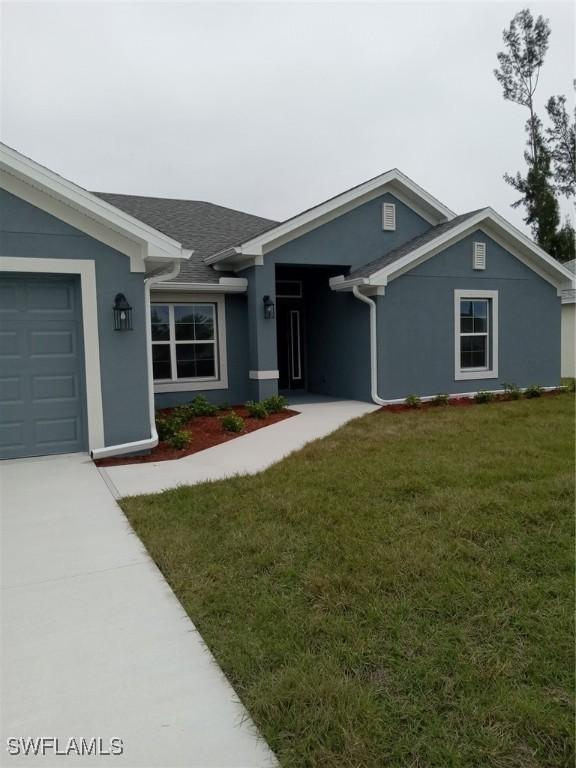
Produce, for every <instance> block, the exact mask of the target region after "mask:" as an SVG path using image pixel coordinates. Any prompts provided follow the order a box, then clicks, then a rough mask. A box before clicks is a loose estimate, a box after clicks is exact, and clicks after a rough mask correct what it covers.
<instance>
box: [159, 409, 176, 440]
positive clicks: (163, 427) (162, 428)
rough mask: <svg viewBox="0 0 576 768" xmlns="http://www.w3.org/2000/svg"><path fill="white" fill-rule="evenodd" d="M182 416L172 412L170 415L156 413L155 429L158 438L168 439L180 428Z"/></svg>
mask: <svg viewBox="0 0 576 768" xmlns="http://www.w3.org/2000/svg"><path fill="white" fill-rule="evenodd" d="M182 424H183V422H182V417H181V416H179V415H178V414H176V415H174V413H172V414H171V415H170V416H165V415H163V414H160V413H157V414H156V431H157V432H158V438H159V439H160V440H169V439H170V437H171V436H172V435H173V434H174V433H175V432H178V431H179V430H180V429H181V428H182Z"/></svg>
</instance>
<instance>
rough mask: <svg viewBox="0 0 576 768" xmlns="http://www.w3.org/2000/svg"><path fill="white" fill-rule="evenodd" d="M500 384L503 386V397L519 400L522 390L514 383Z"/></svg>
mask: <svg viewBox="0 0 576 768" xmlns="http://www.w3.org/2000/svg"><path fill="white" fill-rule="evenodd" d="M502 386H503V387H504V397H505V398H506V400H519V399H520V397H521V396H522V392H521V391H520V388H519V387H517V386H516V384H506V383H504V384H503V385H502Z"/></svg>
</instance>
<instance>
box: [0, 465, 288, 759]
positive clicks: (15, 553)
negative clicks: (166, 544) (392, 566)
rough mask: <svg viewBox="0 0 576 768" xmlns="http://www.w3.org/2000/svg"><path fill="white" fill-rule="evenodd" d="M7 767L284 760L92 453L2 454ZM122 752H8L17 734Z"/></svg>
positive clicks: (0, 489)
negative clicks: (259, 730) (98, 742)
mask: <svg viewBox="0 0 576 768" xmlns="http://www.w3.org/2000/svg"><path fill="white" fill-rule="evenodd" d="M0 504H1V511H2V540H1V548H2V551H1V554H2V593H1V595H2V604H1V608H2V620H1V640H2V643H1V645H2V691H1V699H2V700H1V726H2V727H1V742H0V749H1V753H0V754H2V757H1V759H0V764H1V765H2V766H11V765H14V766H38V765H43V766H45V765H51V766H52V765H56V766H60V765H62V766H74V767H75V766H79V765H81V766H83V765H106V766H116V765H122V766H131V767H134V768H136V767H137V766H141V767H142V768H144V767H146V768H172V767H176V766H185V767H186V768H211V767H213V768H216V766H217V767H218V768H256V767H257V766H258V768H260V767H261V766H271V765H276V761H275V759H274V757H273V755H272V753H271V752H270V750H269V749H268V747H267V746H266V745H265V744H264V743H263V742H262V741H261V740H259V739H258V738H257V735H256V732H255V729H254V727H253V725H252V723H251V721H250V719H249V718H248V717H247V714H246V712H245V710H244V709H243V708H242V706H241V705H240V704H239V703H238V702H237V700H236V696H235V693H234V691H233V690H232V688H231V687H230V685H229V684H228V682H227V680H226V679H225V678H224V676H223V674H222V673H221V671H220V670H219V668H218V667H217V666H216V664H215V663H214V661H213V659H212V657H211V655H210V654H209V653H208V651H207V650H206V648H205V647H204V645H203V643H202V640H201V638H200V635H199V634H198V632H197V631H196V629H195V628H194V626H193V624H192V623H191V622H190V620H189V619H188V617H187V616H186V615H185V613H184V611H183V609H182V607H181V606H180V604H179V603H178V601H177V600H176V598H175V596H174V594H173V593H172V591H171V590H170V588H169V586H168V584H167V583H166V582H165V580H164V578H163V577H162V575H161V574H160V572H159V571H158V569H157V568H156V566H155V565H154V564H153V562H152V561H151V560H150V558H149V557H148V555H147V554H146V552H145V551H144V548H143V546H142V544H141V543H140V541H139V540H138V539H137V537H136V536H135V535H134V534H133V533H132V531H131V529H130V527H129V525H128V523H127V521H126V518H125V517H124V515H123V514H122V512H121V510H120V509H119V508H118V506H117V505H116V503H115V502H114V499H113V498H112V496H111V494H110V492H109V490H108V488H107V487H106V485H105V483H104V482H103V479H102V477H101V476H100V474H99V473H98V470H97V469H96V467H95V466H94V464H92V462H91V461H90V460H89V459H88V457H87V456H84V455H79V454H75V455H69V456H57V457H46V458H40V459H25V460H19V461H6V462H0ZM42 736H45V737H54V738H56V737H57V738H58V739H59V744H58V746H59V749H60V750H61V751H62V750H65V749H66V748H67V746H68V744H69V739H71V738H75V739H77V740H78V743H79V742H80V739H81V738H85V739H86V740H87V741H88V742H89V741H90V739H92V738H95V739H99V738H100V739H102V744H103V746H104V747H106V748H107V747H108V746H109V743H110V739H111V738H118V739H121V740H122V743H123V754H122V755H121V756H102V757H94V756H93V755H92V756H89V757H83V758H78V757H74V756H61V757H55V756H54V750H53V748H52V749H49V751H48V752H47V754H46V757H40V756H37V757H34V756H29V757H23V756H22V755H19V756H12V757H11V756H10V755H9V754H8V751H7V741H6V740H7V739H8V738H11V737H12V738H15V739H17V738H20V737H42Z"/></svg>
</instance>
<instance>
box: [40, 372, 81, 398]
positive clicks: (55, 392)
mask: <svg viewBox="0 0 576 768" xmlns="http://www.w3.org/2000/svg"><path fill="white" fill-rule="evenodd" d="M32 397H33V398H34V400H35V401H36V402H37V401H39V400H50V401H52V402H55V401H57V402H63V401H69V400H77V399H78V377H77V376H73V375H69V376H33V377H32Z"/></svg>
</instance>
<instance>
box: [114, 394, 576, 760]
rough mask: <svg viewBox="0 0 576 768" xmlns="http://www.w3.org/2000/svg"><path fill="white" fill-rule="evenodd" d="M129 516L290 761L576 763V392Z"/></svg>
mask: <svg viewBox="0 0 576 768" xmlns="http://www.w3.org/2000/svg"><path fill="white" fill-rule="evenodd" d="M122 506H123V509H124V510H125V512H126V514H127V515H128V517H129V519H130V521H131V523H132V525H133V526H134V528H135V529H136V531H137V533H138V535H139V536H140V537H141V539H142V540H143V542H144V543H145V544H146V546H147V548H148V550H149V552H150V553H151V555H152V557H153V558H154V559H155V561H156V562H157V563H158V565H159V567H160V568H161V569H162V571H163V573H164V574H165V576H166V578H167V579H168V581H169V582H170V584H171V585H172V588H173V589H174V591H175V593H176V594H177V595H178V597H179V599H180V600H181V602H182V605H183V606H184V607H185V609H186V611H187V612H188V613H189V615H190V616H191V618H192V620H193V621H194V623H195V624H196V626H197V627H198V629H199V631H200V632H201V633H202V636H203V637H204V639H205V641H206V643H207V644H208V646H209V647H210V649H211V650H212V652H213V653H214V655H215V657H216V659H217V660H218V662H219V664H220V665H221V667H222V668H223V670H224V672H225V673H226V675H227V676H228V678H229V679H230V681H231V682H232V684H233V686H234V687H235V689H236V691H237V692H238V694H239V696H240V698H241V699H242V701H243V702H244V704H245V705H246V706H247V708H248V710H249V711H250V713H251V715H252V717H253V718H254V720H255V722H256V724H257V726H258V727H259V728H260V729H261V731H262V733H263V735H264V737H265V738H266V739H267V741H268V743H269V744H270V746H271V747H272V749H273V750H274V751H275V752H276V754H277V755H278V757H279V759H280V761H281V764H282V766H284V768H295V767H296V766H298V767H299V768H304V767H306V768H320V767H321V768H336V767H337V768H393V767H394V768H451V767H458V768H460V767H461V766H462V767H463V766H466V768H484V767H487V768H536V766H540V767H542V768H543V767H544V766H545V767H546V768H552V767H553V766H554V767H555V766H563V767H567V766H571V765H572V764H573V712H572V700H573V685H574V678H573V645H572V636H573V552H574V523H573V512H574V404H573V396H572V395H569V394H561V395H556V396H551V397H547V398H541V399H535V400H530V401H524V400H522V401H517V402H508V403H492V404H487V405H478V406H475V407H471V408H442V407H439V408H436V409H430V410H425V411H424V410H422V411H414V412H404V413H391V412H386V411H379V412H376V413H374V414H371V415H369V416H366V417H364V418H362V419H358V420H356V421H354V422H352V423H350V424H348V425H347V426H345V427H344V428H342V429H340V430H339V431H338V432H336V433H334V434H333V435H331V436H330V437H328V438H326V439H324V440H320V441H318V442H316V443H313V444H311V445H309V446H307V447H306V448H304V449H303V450H301V451H299V452H298V453H296V454H294V455H292V456H290V457H289V458H288V459H286V460H284V461H283V462H281V463H280V464H278V465H276V466H274V467H272V468H271V469H269V470H267V471H266V472H263V473H261V474H259V475H256V476H254V477H245V478H238V479H233V480H227V481H223V482H217V483H207V484H204V485H201V486H196V487H188V488H179V489H177V490H174V491H168V492H166V493H163V494H158V495H154V496H139V497H133V498H128V499H124V500H123V502H122Z"/></svg>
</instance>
